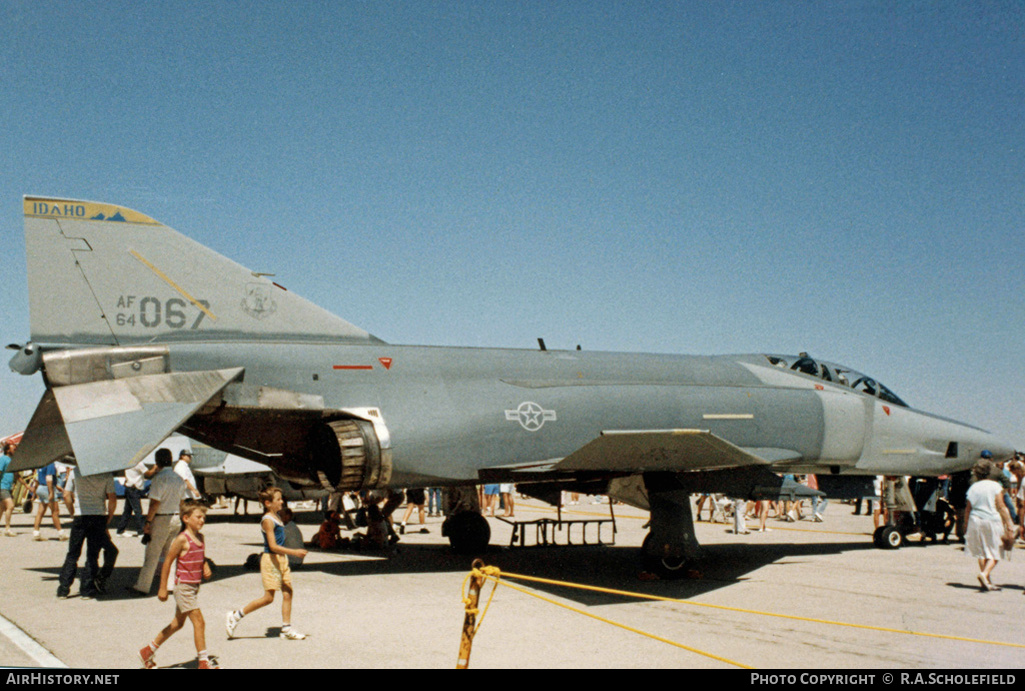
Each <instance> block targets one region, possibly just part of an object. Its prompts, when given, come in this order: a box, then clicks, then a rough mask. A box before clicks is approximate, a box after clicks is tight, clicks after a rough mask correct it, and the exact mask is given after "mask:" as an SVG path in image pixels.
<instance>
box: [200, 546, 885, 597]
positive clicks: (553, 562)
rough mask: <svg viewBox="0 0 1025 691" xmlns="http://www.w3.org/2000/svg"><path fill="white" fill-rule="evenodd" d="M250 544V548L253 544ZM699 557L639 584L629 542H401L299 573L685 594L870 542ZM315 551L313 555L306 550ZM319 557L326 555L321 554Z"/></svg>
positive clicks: (554, 590)
mask: <svg viewBox="0 0 1025 691" xmlns="http://www.w3.org/2000/svg"><path fill="white" fill-rule="evenodd" d="M254 546H255V545H254ZM702 549H703V558H702V559H701V560H700V561H699V562H696V563H695V568H696V569H697V570H698V571H700V572H701V574H702V577H701V578H699V579H694V580H677V581H642V580H640V579H638V574H639V573H640V572H641V567H640V563H639V549H638V548H637V547H633V546H622V547H617V546H612V547H610V546H604V547H603V546H576V547H538V548H526V549H509V548H506V547H498V546H495V545H492V546H490V547H489V549H488V551H487V552H486V553H484V554H480V555H478V557H474V556H467V555H459V554H455V553H454V552H453V551H452V550H451V549H450V548H449V547H448V546H446V545H422V544H421V545H417V544H408V543H399V546H398V550H397V551H396V552H394V553H391V554H386V553H382V552H362V553H359V552H349V551H339V552H337V553H338V554H339V555H359V556H361V557H364V558H361V559H342V560H339V561H326V562H313V563H306V564H304V565H303V566H302V571H304V572H309V571H319V572H322V573H326V574H330V575H334V576H338V577H341V578H344V577H345V576H367V575H380V576H385V577H386V576H388V575H390V574H414V573H445V572H451V573H458V574H465V573H468V572H469V571H470V569H471V566H472V563H473V561H474V559H475V558H480V559H481V560H482V561H483V562H484V563H485V564H487V565H488V566H495V567H498V568H499V569H501V570H502V571H503V572H507V573H517V574H523V575H527V576H533V577H536V578H544V579H548V580H554V581H565V582H569V583H579V584H582V585H588V586H593V587H599V588H605V589H610V590H622V591H628V592H637V593H643V594H649V595H657V596H662V597H672V598H679V599H686V598H690V597H695V596H698V595H701V594H703V593H706V592H710V591H714V590H717V589H718V588H723V587H727V586H729V585H733V584H735V583H737V582H740V581H743V580H745V577H746V576H747V574H749V573H750V572H752V571H755V570H758V569H760V568H762V567H764V566H767V565H775V566H777V567H780V568H784V569H786V568H795V569H800V568H801V566H802V564H803V563H804V562H805V558H811V557H815V556H820V555H830V554H840V553H843V552H851V551H860V550H871V549H874V547H873V546H872V545H871V544H866V545H852V544H851V543H849V542H844V543H817V544H772V545H751V544H738V545H711V546H707V547H703V548H702ZM311 554H318V552H311ZM319 554H332V552H320V553H319ZM245 573H252V572H249V571H247V570H246V569H245V568H244V566H242V565H220V566H219V567H218V573H217V577H218V578H228V577H232V576H234V575H241V574H245ZM515 582H517V583H518V584H519V585H523V586H526V587H528V588H530V589H533V590H540V591H544V592H547V593H550V594H552V595H556V596H559V597H563V598H566V599H569V600H572V601H575V602H577V603H579V604H581V605H585V606H591V605H608V604H616V603H626V602H635V601H636V600H635V599H634V598H630V597H625V596H619V595H613V594H607V593H597V592H592V591H585V590H578V589H573V588H567V587H564V586H559V585H552V584H542V583H536V582H526V581H515Z"/></svg>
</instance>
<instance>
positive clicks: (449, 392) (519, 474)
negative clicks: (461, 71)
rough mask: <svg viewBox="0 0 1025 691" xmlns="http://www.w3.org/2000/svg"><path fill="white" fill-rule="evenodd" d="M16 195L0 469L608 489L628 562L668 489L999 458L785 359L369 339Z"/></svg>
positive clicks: (184, 246) (239, 274)
mask: <svg viewBox="0 0 1025 691" xmlns="http://www.w3.org/2000/svg"><path fill="white" fill-rule="evenodd" d="M23 203H24V214H25V242H26V249H27V253H28V280H29V301H30V313H31V341H30V342H29V343H28V344H27V345H24V346H12V348H17V349H18V352H17V353H16V354H15V355H14V357H13V358H12V360H11V368H12V369H13V370H15V371H17V372H20V373H21V374H34V373H35V372H38V371H41V372H42V374H43V379H44V382H45V384H46V390H45V393H44V394H43V398H42V400H41V401H40V403H39V406H38V408H37V409H36V411H35V413H34V415H33V416H32V419H31V421H30V423H29V426H28V428H27V430H26V432H25V436H24V439H23V441H22V443H21V446H20V447H19V450H18V452H17V454H16V456H15V459H14V461H13V463H12V466H11V467H12V469H28V468H33V467H38V466H41V465H43V464H46V463H49V462H50V461H52V460H55V459H61V458H65V457H68V456H73V457H74V459H75V462H76V463H77V464H78V466H79V467H80V468H81V470H82V472H84V473H86V474H91V473H99V472H103V471H113V470H119V469H121V468H127V467H130V466H131V465H133V464H135V463H136V462H137V461H138V460H139V459H141V458H142V457H144V456H145V455H147V454H148V453H150V452H151V451H152V450H153V449H154V448H155V447H156V446H158V445H159V444H160V442H161V441H162V440H163V439H165V438H166V437H167V436H168V435H169V434H171V433H172V432H174V431H176V430H177V431H179V432H181V433H183V434H185V435H187V436H189V437H191V438H192V439H195V440H197V441H199V442H201V443H203V444H207V445H209V446H211V447H213V448H215V449H218V450H220V451H223V452H227V453H233V454H237V455H239V456H242V457H245V458H249V459H252V460H254V461H258V462H260V463H264V464H267V465H269V466H271V467H273V468H274V470H275V471H276V472H277V473H278V474H279V475H280V476H282V477H284V478H286V479H287V480H289V481H290V482H292V483H295V484H296V485H300V486H308V487H315V488H326V489H331V490H365V489H380V488H401V487H425V486H433V487H449V488H459V487H469V486H472V485H474V484H477V483H481V482H483V481H487V482H500V481H501V482H515V483H517V484H518V485H519V491H522V492H525V493H527V494H532V495H533V496H538V497H542V498H544V497H551V496H552V495H553V494H554V493H555V492H557V491H558V490H562V489H565V490H569V491H582V492H587V493H594V494H598V493H600V494H608V495H610V496H611V497H613V498H616V499H619V500H621V501H624V502H626V503H628V504H632V505H634V506H638V507H641V508H643V509H646V510H650V512H651V523H650V530H651V532H650V534H649V535H648V538H647V539H646V540H645V544H644V547H643V548H642V551H643V556H644V559H645V561H646V562H647V563H648V564H653V565H655V566H656V567H661V570H662V571H672V570H673V569H674V568H678V567H680V566H682V565H683V564H684V563H685V562H686V561H687V560H688V559H690V558H692V557H694V556H696V555H697V549H698V545H697V541H696V539H695V536H694V526H693V522H692V516H691V508H690V503H689V495H690V494H691V493H694V492H721V493H725V494H726V495H728V496H731V497H749V498H750V497H757V496H769V495H771V494H772V493H774V492H775V493H778V488H779V486H780V480H779V477H778V475H777V474H778V473H815V474H820V475H823V476H826V477H829V476H851V475H861V476H866V475H920V476H921V475H940V474H943V473H949V472H954V471H959V470H963V469H967V468H970V467H971V466H972V465H973V464H974V463H975V461H976V460H977V459H978V458H979V457H980V453H981V452H982V451H983V450H984V449H989V450H990V451H992V452H993V454H994V456H996V457H997V458H1003V457H1006V456H1010V455H1011V454H1012V453H1013V449H1011V447H1010V446H1009V445H1007V444H1004V443H1002V442H1001V441H999V440H998V439H996V438H994V437H993V436H992V435H991V434H989V433H987V432H985V431H983V430H980V429H977V428H975V427H971V426H969V425H965V424H961V423H958V422H955V421H952V420H947V419H943V418H940V417H936V416H934V415H929V414H926V413H923V412H919V411H916V410H912V409H910V408H909V407H908V406H907V405H905V404H904V402H903V401H902V400H901V399H900V398H899V397H898V396H896V395H895V394H894V393H892V392H891V391H890V390H889V389H887V388H886V387H885V386H883V385H882V384H880V383H879V382H876V381H874V380H872V379H870V378H869V377H867V376H865V375H863V374H861V373H858V372H856V371H854V370H851V369H850V368H848V367H845V366H842V365H837V364H833V363H829V362H823V361H816V360H813V359H812V358H809V357H807V356H805V355H803V354H802V355H801V356H796V357H794V356H786V355H774V354H772V355H766V354H754V355H728V356H715V357H697V356H685V355H648V354H645V355H642V354H633V353H629V354H625V353H599V352H583V351H580V350H575V351H557V350H547V349H545V348H544V347H542V348H540V349H538V350H502V349H483V348H447V347H418V346H398V345H392V344H390V343H385V342H384V341H382V340H380V339H378V338H376V337H374V336H373V335H371V334H369V333H367V332H366V331H363V330H362V329H360V328H358V327H356V326H354V325H352V324H350V323H348V322H346V321H344V320H342V319H340V318H339V317H337V316H335V315H333V314H331V313H329V312H327V311H325V310H323V309H321V308H320V307H317V306H316V305H314V304H312V303H310V302H308V301H306V300H304V299H303V298H301V297H299V296H297V295H295V294H294V293H291V292H288V291H287V290H285V289H284V288H282V287H281V286H279V285H277V284H276V283H274V282H272V281H271V280H270V279H269V278H268V277H267V275H266V274H261V273H255V272H253V271H250V270H249V269H246V268H244V267H242V266H240V265H238V264H236V263H234V262H232V261H230V260H228V259H226V258H224V257H222V256H221V255H219V254H217V253H215V252H213V251H212V250H210V249H208V248H206V247H204V246H202V245H199V244H198V243H196V242H194V241H192V240H190V239H189V238H187V237H185V236H183V235H181V234H179V233H178V232H176V231H174V230H172V229H171V228H168V227H167V226H165V225H163V224H162V223H160V222H158V221H155V220H154V219H152V218H149V217H148V216H145V215H143V214H141V213H138V212H136V211H132V210H130V209H127V208H125V207H121V206H114V205H111V204H103V203H94V202H85V201H74V200H65V199H53V198H38V197H25V198H24V202H23ZM464 494H470V493H469V492H464ZM444 531H445V533H446V534H447V535H448V536H449V538H450V540H451V541H452V543H453V545H454V546H456V547H457V548H463V549H466V550H474V549H480V548H483V547H484V546H485V545H486V543H487V540H488V539H489V537H490V531H489V530H488V528H487V523H486V521H484V519H483V518H482V517H481V516H480V515H479V514H475V513H473V512H472V511H462V512H459V511H455V512H454V513H452V514H451V515H450V516H449V518H448V519H447V521H446V525H445V528H444Z"/></svg>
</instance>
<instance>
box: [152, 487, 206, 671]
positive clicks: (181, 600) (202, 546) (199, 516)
mask: <svg viewBox="0 0 1025 691" xmlns="http://www.w3.org/2000/svg"><path fill="white" fill-rule="evenodd" d="M206 512H207V507H206V505H205V504H203V503H202V502H198V501H194V500H191V499H186V500H185V501H183V502H182V503H181V521H182V523H183V524H184V525H185V530H183V531H182V532H181V533H179V534H178V537H176V538H175V539H174V542H172V543H171V548H170V549H169V550H168V552H167V558H166V559H165V560H164V565H163V568H161V573H160V590H159V591H158V593H157V598H159V599H160V601H161V602H167V595H168V588H167V580H168V578H169V577H170V575H171V564H172V563H173V562H177V567H176V569H175V574H174V604H175V609H174V619H172V620H171V623H170V624H168V625H167V626H165V627H164V628H163V629H161V631H160V633H158V634H157V637H156V638H154V639H153V641H152V642H151V643H150V644H149V645H147V646H145V647H144V648H143V649H142V650H140V651H139V657H141V658H142V664H143V666H144V667H145V668H146V669H153V668H154V667H156V666H157V663H156V661H155V660H154V656H155V655H156V652H157V649H158V648H159V647H160V646H161V645H163V644H164V642H165V641H166V640H167V639H168V638H170V637H171V636H172V635H174V634H175V632H177V631H179V630H180V629H181V628H182V627H183V626H185V620H186V619H188V620H189V621H191V622H192V628H193V630H194V631H195V641H196V656H197V666H198V667H199V669H218V668H219V667H220V665H219V664H218V661H217V658H216V657H214V656H213V655H210V654H209V653H208V652H207V650H206V621H205V620H204V619H203V612H202V610H200V608H199V586H200V584H201V583H202V582H203V581H204V580H207V579H209V578H210V577H211V576H212V575H213V573H212V571H211V569H210V565H209V564H208V563H207V561H206V539H205V538H204V537H203V533H202V532H201V531H202V530H203V526H204V525H205V524H206Z"/></svg>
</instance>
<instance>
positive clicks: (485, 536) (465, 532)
mask: <svg viewBox="0 0 1025 691" xmlns="http://www.w3.org/2000/svg"><path fill="white" fill-rule="evenodd" d="M441 534H442V535H444V536H446V537H448V542H449V544H450V545H452V549H453V550H455V551H456V554H478V553H481V552H484V551H486V550H487V548H488V543H489V542H490V541H491V526H490V525H488V520H487V519H486V518H484V516H481V515H480V514H479V513H477V512H475V511H462V512H460V513H457V514H453V515H451V516H449V517H448V518H446V519H445V522H444V524H442V527H441Z"/></svg>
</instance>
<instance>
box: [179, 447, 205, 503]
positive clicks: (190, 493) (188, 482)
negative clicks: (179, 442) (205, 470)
mask: <svg viewBox="0 0 1025 691" xmlns="http://www.w3.org/2000/svg"><path fill="white" fill-rule="evenodd" d="M191 463H192V452H191V451H189V450H188V449H182V450H181V451H179V452H178V462H177V463H175V464H174V472H175V473H177V474H178V477H180V478H181V479H182V480H184V481H185V488H186V496H185V498H186V499H202V498H203V497H202V495H200V493H199V490H197V489H196V476H195V475H193V474H192V469H191V468H190V467H189V464H191Z"/></svg>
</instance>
